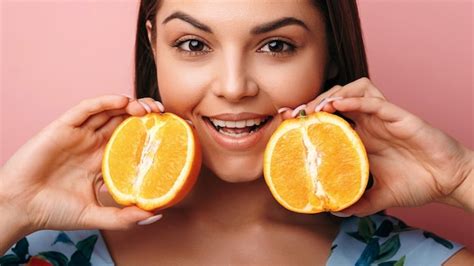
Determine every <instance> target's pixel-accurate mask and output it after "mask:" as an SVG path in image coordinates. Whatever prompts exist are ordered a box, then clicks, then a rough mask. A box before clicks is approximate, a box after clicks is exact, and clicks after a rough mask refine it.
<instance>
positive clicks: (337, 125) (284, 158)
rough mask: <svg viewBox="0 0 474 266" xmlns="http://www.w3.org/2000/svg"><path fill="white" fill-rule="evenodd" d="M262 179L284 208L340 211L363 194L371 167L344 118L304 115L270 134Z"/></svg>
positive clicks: (306, 210) (312, 211)
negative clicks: (263, 178)
mask: <svg viewBox="0 0 474 266" xmlns="http://www.w3.org/2000/svg"><path fill="white" fill-rule="evenodd" d="M264 177H265V182H266V183H267V185H268V187H269V188H270V191H271V193H272V195H273V196H274V197H275V199H276V200H277V201H278V202H279V203H280V204H281V205H282V206H284V207H285V208H287V209H288V210H291V211H294V212H299V213H318V212H323V211H339V210H342V209H344V208H346V207H348V206H350V205H352V204H353V203H355V202H356V201H357V200H358V199H359V198H360V197H361V196H362V194H363V193H364V190H365V187H366V186H367V182H368V177H369V163H368V159H367V154H366V151H365V148H364V145H363V144H362V141H361V140H360V138H359V136H358V135H357V133H356V132H355V131H354V130H353V129H352V127H351V126H350V124H349V123H347V122H346V121H345V120H344V119H342V118H341V117H339V116H337V115H333V114H330V113H326V112H317V113H312V114H309V115H306V114H305V113H304V111H303V112H301V113H300V115H299V116H298V117H296V118H292V119H288V120H285V121H283V122H282V123H281V124H280V126H279V127H278V128H277V129H276V131H275V132H274V133H273V134H272V136H271V138H270V140H269V142H268V144H267V146H266V148H265V154H264Z"/></svg>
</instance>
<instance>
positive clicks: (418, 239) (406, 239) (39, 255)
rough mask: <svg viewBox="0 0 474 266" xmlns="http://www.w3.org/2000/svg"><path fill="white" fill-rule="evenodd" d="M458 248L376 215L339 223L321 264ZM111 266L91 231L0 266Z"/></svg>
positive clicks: (53, 234)
mask: <svg viewBox="0 0 474 266" xmlns="http://www.w3.org/2000/svg"><path fill="white" fill-rule="evenodd" d="M461 248H462V246H461V245H459V244H457V243H454V242H452V241H448V240H445V239H443V238H441V237H439V236H437V235H435V234H433V233H430V232H427V231H423V230H420V229H415V228H412V227H409V226H407V225H405V223H403V222H402V221H401V220H398V219H396V218H394V217H391V216H387V215H383V214H377V215H372V216H368V217H364V218H358V217H350V218H346V219H344V221H343V222H342V224H341V228H340V231H339V233H338V234H337V236H336V239H335V240H334V241H333V245H332V248H331V255H330V256H329V259H328V261H327V265H338V266H339V265H380V266H389V265H394V266H401V265H417V266H418V265H441V264H442V263H443V262H444V261H446V260H447V259H448V258H449V257H451V256H452V255H453V254H454V253H456V252H457V251H459V250H460V249H461ZM26 263H29V265H81V266H82V265H114V262H113V260H112V257H111V256H110V254H109V252H108V250H107V246H106V245H105V242H104V239H103V238H102V236H101V234H100V232H99V231H97V230H90V231H67V232H63V231H49V230H44V231H38V232H35V233H33V234H31V235H28V236H27V237H25V238H23V239H21V240H20V241H18V242H17V243H16V244H15V245H14V246H13V247H12V248H11V249H10V250H9V251H8V252H7V253H6V254H5V255H4V256H3V257H0V265H2V266H3V265H21V264H26Z"/></svg>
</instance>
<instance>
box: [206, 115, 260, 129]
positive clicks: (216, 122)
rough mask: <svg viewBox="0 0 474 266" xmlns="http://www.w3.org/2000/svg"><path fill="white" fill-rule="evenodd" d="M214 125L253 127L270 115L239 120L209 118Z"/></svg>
mask: <svg viewBox="0 0 474 266" xmlns="http://www.w3.org/2000/svg"><path fill="white" fill-rule="evenodd" d="M209 119H210V120H211V122H212V123H213V124H214V126H216V127H217V126H219V127H228V128H244V127H251V126H254V125H257V126H258V125H260V124H261V123H263V122H264V121H266V120H267V119H268V117H266V118H263V119H260V118H259V119H248V120H239V121H224V120H218V119H214V118H209Z"/></svg>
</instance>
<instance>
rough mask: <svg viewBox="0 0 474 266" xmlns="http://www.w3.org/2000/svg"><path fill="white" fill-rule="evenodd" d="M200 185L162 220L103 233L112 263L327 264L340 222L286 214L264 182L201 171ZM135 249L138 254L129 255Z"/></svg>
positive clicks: (324, 217) (327, 215) (317, 216)
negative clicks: (229, 179) (233, 179)
mask: <svg viewBox="0 0 474 266" xmlns="http://www.w3.org/2000/svg"><path fill="white" fill-rule="evenodd" d="M204 173H207V174H208V175H207V176H205V175H204ZM198 180H199V181H198V183H197V184H196V186H195V188H194V189H193V192H192V194H190V195H189V196H188V197H186V199H185V200H184V201H183V202H182V203H180V204H179V205H178V206H175V207H172V208H170V209H167V210H165V211H164V212H162V213H163V218H162V219H161V220H160V221H158V222H156V223H153V224H151V225H147V226H144V227H139V228H136V229H132V230H128V231H102V235H103V236H104V237H105V240H106V242H107V245H108V248H109V251H110V253H111V255H112V257H113V258H114V261H115V262H117V263H118V264H119V265H133V264H135V265H146V264H149V263H150V261H153V262H154V263H160V264H175V263H177V264H185V265H189V264H196V263H197V264H201V263H204V264H209V263H210V264H213V263H214V264H218V263H222V262H223V261H225V262H226V263H230V264H232V265H235V264H247V265H248V264H256V265H259V264H260V265H261V264H268V263H271V262H273V263H277V264H283V265H290V264H293V263H296V262H297V264H299V265H309V264H312V263H313V264H314V263H316V264H324V262H325V261H326V260H327V258H328V256H329V251H330V248H331V243H332V241H333V240H334V238H335V236H336V234H337V232H338V229H339V221H340V218H337V217H334V216H332V215H329V214H320V215H304V214H295V213H292V212H290V211H288V210H286V209H284V208H283V207H281V206H280V205H279V204H278V203H277V202H276V201H275V200H274V199H273V197H272V195H271V194H270V192H269V191H268V188H267V187H266V185H265V183H264V181H263V179H258V180H255V181H251V182H245V183H227V182H224V181H222V180H220V179H218V178H217V177H215V176H213V175H212V174H211V173H209V172H208V171H206V170H205V171H203V174H202V175H201V176H199V179H198ZM216 198H218V199H219V200H215V199H216ZM124 243H126V244H124ZM292 243H298V245H294V244H292ZM133 247H137V250H136V251H134V252H131V248H132V249H133ZM138 247H139V248H138Z"/></svg>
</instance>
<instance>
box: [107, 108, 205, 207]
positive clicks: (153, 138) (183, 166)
mask: <svg viewBox="0 0 474 266" xmlns="http://www.w3.org/2000/svg"><path fill="white" fill-rule="evenodd" d="M200 167H201V148H200V145H199V141H198V139H197V137H196V133H195V132H194V129H193V128H192V127H191V126H190V125H189V124H188V123H187V122H186V121H185V120H183V119H182V118H180V117H178V116H177V115H174V114H172V113H162V114H158V113H150V114H147V115H145V116H142V117H134V116H131V117H129V118H127V119H125V120H124V121H123V122H122V123H121V124H120V125H119V126H118V127H117V128H116V129H115V131H114V132H113V134H112V136H111V138H110V140H109V142H108V143H107V145H106V148H105V151H104V156H103V159H102V176H103V178H104V183H105V185H106V186H107V188H108V190H109V193H110V194H111V195H112V197H113V198H114V200H115V201H116V202H117V203H119V204H121V205H136V206H138V207H139V208H141V209H144V210H148V211H151V210H158V209H163V208H166V207H169V206H171V205H173V204H175V203H177V202H179V201H180V200H182V199H183V198H184V196H185V195H186V194H187V193H188V192H189V191H190V190H191V188H192V186H193V185H194V184H195V182H196V179H197V176H198V174H199V170H200Z"/></svg>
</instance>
